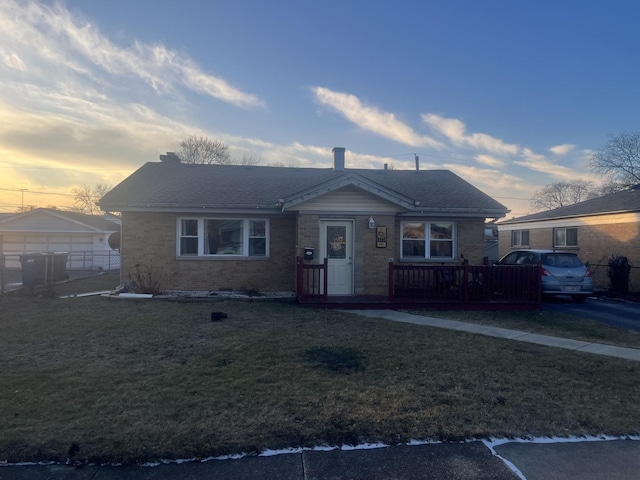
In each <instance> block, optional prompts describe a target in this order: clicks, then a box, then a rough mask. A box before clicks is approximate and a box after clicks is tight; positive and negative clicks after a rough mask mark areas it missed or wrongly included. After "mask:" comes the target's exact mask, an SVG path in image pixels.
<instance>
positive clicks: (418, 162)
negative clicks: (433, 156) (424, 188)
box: [415, 154, 420, 172]
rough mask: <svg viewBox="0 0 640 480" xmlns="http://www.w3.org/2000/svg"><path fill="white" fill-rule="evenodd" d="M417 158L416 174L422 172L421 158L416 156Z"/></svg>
mask: <svg viewBox="0 0 640 480" xmlns="http://www.w3.org/2000/svg"><path fill="white" fill-rule="evenodd" d="M415 157H416V172H419V171H420V157H418V155H417V154H416V155H415Z"/></svg>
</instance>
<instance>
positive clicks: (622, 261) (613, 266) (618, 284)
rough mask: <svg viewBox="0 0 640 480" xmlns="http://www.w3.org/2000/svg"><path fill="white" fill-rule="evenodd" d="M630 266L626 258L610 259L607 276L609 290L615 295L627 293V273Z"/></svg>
mask: <svg viewBox="0 0 640 480" xmlns="http://www.w3.org/2000/svg"><path fill="white" fill-rule="evenodd" d="M630 271H631V266H630V265H629V260H627V257H615V258H614V257H613V256H612V257H611V259H610V260H609V270H608V271H607V276H608V277H609V279H610V280H611V289H612V290H613V291H614V292H615V293H627V292H628V291H629V272H630Z"/></svg>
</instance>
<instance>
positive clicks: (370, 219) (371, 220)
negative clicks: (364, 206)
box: [369, 217, 376, 230]
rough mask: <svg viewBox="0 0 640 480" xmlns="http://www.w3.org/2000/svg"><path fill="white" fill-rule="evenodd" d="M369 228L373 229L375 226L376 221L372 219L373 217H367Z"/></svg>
mask: <svg viewBox="0 0 640 480" xmlns="http://www.w3.org/2000/svg"><path fill="white" fill-rule="evenodd" d="M369 228H370V229H371V230H373V229H374V228H376V221H375V220H374V219H373V217H369Z"/></svg>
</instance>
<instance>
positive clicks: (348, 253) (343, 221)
mask: <svg viewBox="0 0 640 480" xmlns="http://www.w3.org/2000/svg"><path fill="white" fill-rule="evenodd" d="M330 226H345V227H346V235H345V236H346V238H345V258H344V260H343V259H339V260H332V259H331V258H327V227H330ZM354 257H355V221H354V220H353V219H348V218H324V219H320V258H321V259H322V260H324V259H325V258H327V263H328V265H327V276H328V278H327V295H345V296H349V295H353V292H354V260H355V258H354ZM332 263H334V266H335V263H338V266H339V267H341V268H342V269H343V270H342V273H343V274H346V275H347V277H346V278H345V282H344V284H343V285H336V284H335V282H333V280H334V279H335V277H333V275H334V270H333V269H332V265H331V264H332ZM345 268H346V269H347V270H344V269H345Z"/></svg>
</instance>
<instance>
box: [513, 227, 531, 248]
mask: <svg viewBox="0 0 640 480" xmlns="http://www.w3.org/2000/svg"><path fill="white" fill-rule="evenodd" d="M511 246H512V247H528V246H529V230H513V231H512V232H511Z"/></svg>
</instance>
